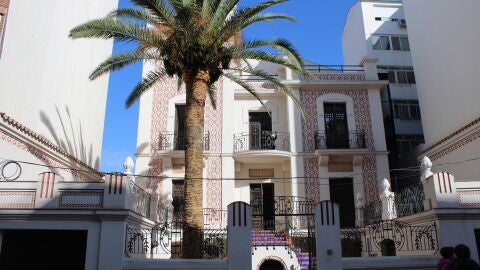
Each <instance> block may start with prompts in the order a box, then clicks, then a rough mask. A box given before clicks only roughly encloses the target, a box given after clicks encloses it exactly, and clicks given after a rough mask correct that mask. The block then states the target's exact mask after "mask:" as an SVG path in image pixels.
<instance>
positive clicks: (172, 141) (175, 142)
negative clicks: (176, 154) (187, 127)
mask: <svg viewBox="0 0 480 270" xmlns="http://www.w3.org/2000/svg"><path fill="white" fill-rule="evenodd" d="M203 142H204V143H203V150H207V151H208V150H210V132H205V135H204V136H203ZM185 145H186V138H185V133H183V132H162V133H160V140H159V149H160V150H185Z"/></svg>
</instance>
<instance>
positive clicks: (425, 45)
mask: <svg viewBox="0 0 480 270" xmlns="http://www.w3.org/2000/svg"><path fill="white" fill-rule="evenodd" d="M404 5H405V15H406V19H407V22H408V31H409V38H410V47H411V50H412V51H411V53H412V58H413V64H414V68H415V73H416V74H415V75H416V78H417V89H418V97H419V101H420V109H421V113H422V121H423V130H424V133H425V142H426V146H428V145H431V144H433V143H435V142H436V141H438V140H440V139H442V138H443V137H445V136H447V135H448V134H449V133H451V132H453V131H455V130H456V129H458V128H460V127H461V126H463V125H465V124H466V123H468V122H470V121H472V120H474V119H476V118H478V117H479V116H480V106H479V104H478V100H479V98H478V97H479V92H478V78H479V76H480V70H479V69H478V65H479V63H480V54H479V53H478V48H480V28H478V10H479V9H480V1H478V0H464V1H461V3H457V2H452V1H449V0H423V1H416V0H405V1H404ZM427 11H428V12H427ZM427 34H428V35H427Z"/></svg>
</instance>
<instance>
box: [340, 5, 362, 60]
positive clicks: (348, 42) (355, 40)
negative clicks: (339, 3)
mask: <svg viewBox="0 0 480 270" xmlns="http://www.w3.org/2000/svg"><path fill="white" fill-rule="evenodd" d="M362 25H363V17H362V6H361V2H360V1H357V2H356V3H355V4H354V5H353V6H351V7H350V10H349V11H348V15H347V19H346V22H345V25H344V27H343V33H342V48H343V63H345V64H346V65H358V64H359V63H360V61H361V59H362V58H363V57H364V56H365V55H366V54H367V50H366V49H367V47H366V39H365V29H364V28H363V27H362Z"/></svg>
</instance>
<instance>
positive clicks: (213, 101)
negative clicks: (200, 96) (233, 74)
mask: <svg viewBox="0 0 480 270" xmlns="http://www.w3.org/2000/svg"><path fill="white" fill-rule="evenodd" d="M216 90H217V88H216V87H215V84H214V83H212V84H208V86H207V94H208V98H209V99H210V104H212V108H213V109H214V110H216V109H217V99H216V98H215V93H216Z"/></svg>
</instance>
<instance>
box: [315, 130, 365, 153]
mask: <svg viewBox="0 0 480 270" xmlns="http://www.w3.org/2000/svg"><path fill="white" fill-rule="evenodd" d="M365 148H366V142H365V133H364V132H363V131H355V130H351V131H348V132H325V131H317V132H315V150H319V149H365Z"/></svg>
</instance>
